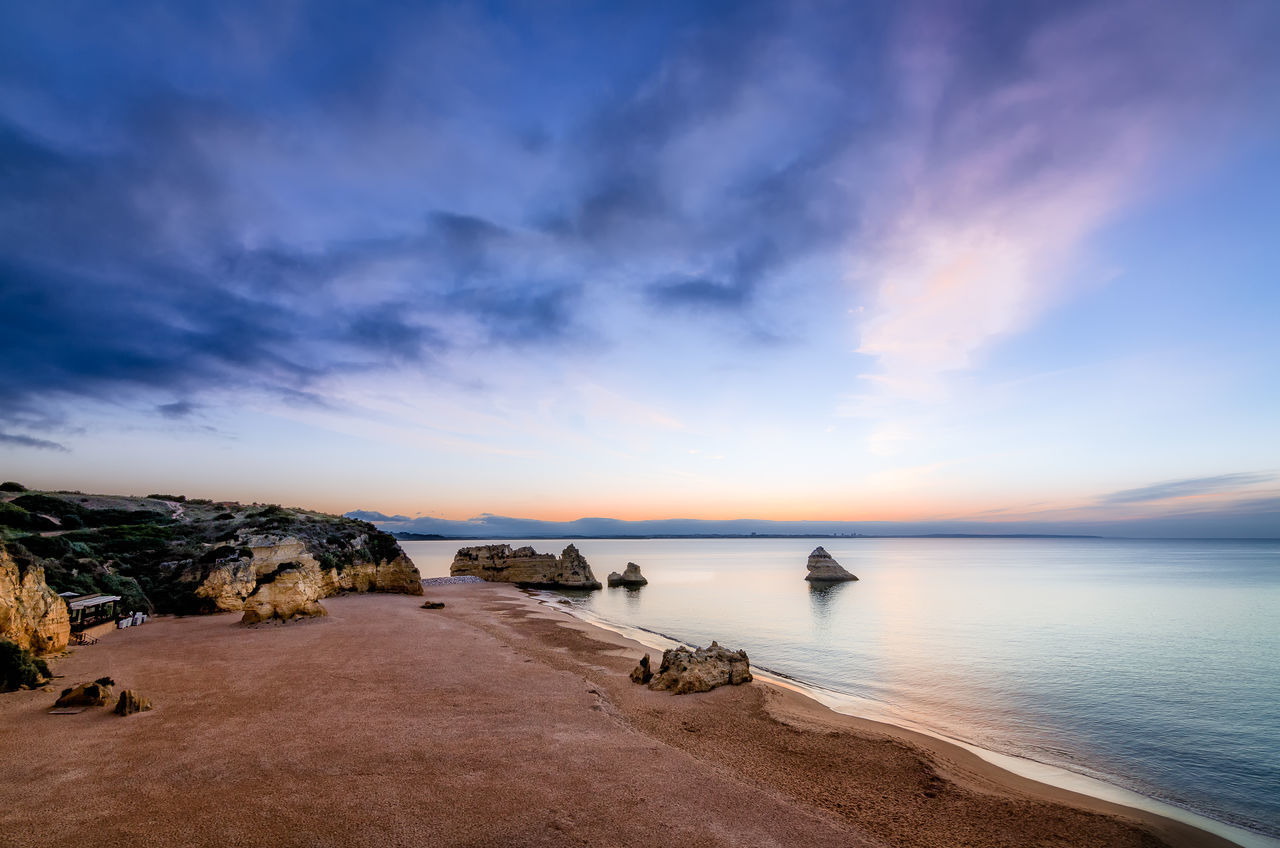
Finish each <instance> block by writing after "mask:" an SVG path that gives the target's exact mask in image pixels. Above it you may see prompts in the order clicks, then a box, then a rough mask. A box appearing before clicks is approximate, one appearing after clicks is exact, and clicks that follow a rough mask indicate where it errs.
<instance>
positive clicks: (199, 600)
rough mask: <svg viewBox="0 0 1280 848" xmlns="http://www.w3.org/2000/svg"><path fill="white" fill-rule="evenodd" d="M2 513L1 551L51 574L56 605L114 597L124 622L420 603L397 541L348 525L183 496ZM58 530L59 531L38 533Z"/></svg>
mask: <svg viewBox="0 0 1280 848" xmlns="http://www.w3.org/2000/svg"><path fill="white" fill-rule="evenodd" d="M0 506H2V507H3V510H0V539H3V540H4V543H3V544H0V547H5V546H8V547H9V548H10V552H11V553H14V552H16V553H18V554H19V556H20V558H21V560H22V561H24V562H26V561H30V562H32V563H34V564H36V565H38V566H41V567H43V569H44V574H45V578H46V580H47V582H48V584H49V586H51V587H53V589H54V591H55V596H56V592H59V591H73V592H77V593H89V592H108V593H111V594H115V595H120V596H121V597H122V598H123V599H124V600H123V603H122V606H123V607H124V608H125V609H126V610H129V609H132V610H154V611H156V612H171V613H179V614H192V613H208V612H219V611H228V610H230V611H242V610H245V609H246V608H247V607H249V606H252V607H253V609H254V610H255V611H256V612H255V614H256V615H259V616H261V617H263V618H281V617H283V618H288V617H291V616H292V615H295V614H308V613H309V612H311V611H313V606H312V605H313V604H317V603H318V601H319V600H320V599H321V598H325V597H328V596H330V595H333V594H336V593H338V592H368V591H377V592H399V593H405V594H415V595H420V594H422V586H421V583H420V579H421V578H420V575H419V574H418V570H417V569H416V568H415V567H414V566H413V563H412V562H410V561H409V559H408V558H407V557H406V556H405V554H404V551H402V550H401V549H400V546H399V545H398V544H397V543H396V540H395V539H394V538H393V537H392V536H391V535H390V534H388V533H383V532H381V531H379V530H378V529H377V528H376V527H374V526H373V525H372V524H369V523H367V522H364V521H359V520H355V519H351V518H343V517H340V516H334V515H326V514H324V513H318V512H312V511H310V510H303V509H290V508H285V507H279V506H273V505H268V506H262V505H260V504H253V505H251V506H245V505H242V504H238V503H232V502H226V501H223V502H214V501H207V500H198V499H197V500H188V499H186V498H184V497H181V496H174V495H149V496H147V497H145V498H138V497H132V496H120V495H84V494H82V493H80V492H27V493H24V494H22V495H20V496H17V497H14V498H13V499H12V500H10V501H9V502H8V503H4V504H0ZM51 527H52V528H60V529H56V530H54V531H53V533H52V534H51V535H40V534H39V533H33V532H30V531H31V530H32V529H33V528H40V529H44V530H48V529H49V528H51ZM277 583H278V585H276V584H277ZM268 587H269V588H268ZM59 603H61V600H59ZM249 617H250V618H252V617H253V616H249Z"/></svg>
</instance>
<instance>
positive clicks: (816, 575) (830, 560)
mask: <svg viewBox="0 0 1280 848" xmlns="http://www.w3.org/2000/svg"><path fill="white" fill-rule="evenodd" d="M807 568H808V569H809V573H808V575H806V576H805V578H804V579H805V580H808V581H809V582H810V583H844V582H846V581H849V580H857V579H858V578H857V577H854V576H853V575H852V574H850V573H849V572H847V571H845V570H844V567H843V566H841V565H840V563H838V562H836V561H835V558H834V557H833V556H831V554H829V553H827V549H826V548H824V547H822V546H821V545H819V546H818V547H816V548H814V549H813V553H811V554H809V564H808V566H807Z"/></svg>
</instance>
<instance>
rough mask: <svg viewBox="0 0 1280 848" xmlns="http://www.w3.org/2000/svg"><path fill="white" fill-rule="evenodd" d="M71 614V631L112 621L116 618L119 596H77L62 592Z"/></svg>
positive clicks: (99, 594) (72, 593)
mask: <svg viewBox="0 0 1280 848" xmlns="http://www.w3.org/2000/svg"><path fill="white" fill-rule="evenodd" d="M62 597H63V598H64V599H65V600H66V602H67V609H68V610H69V611H70V613H71V630H72V632H75V631H77V630H84V629H85V628H86V627H92V626H93V625H95V624H101V623H102V622H104V621H112V620H114V619H115V617H116V605H117V604H119V603H120V596H119V595H104V594H101V593H98V594H93V595H77V594H75V593H74V592H63V593H62Z"/></svg>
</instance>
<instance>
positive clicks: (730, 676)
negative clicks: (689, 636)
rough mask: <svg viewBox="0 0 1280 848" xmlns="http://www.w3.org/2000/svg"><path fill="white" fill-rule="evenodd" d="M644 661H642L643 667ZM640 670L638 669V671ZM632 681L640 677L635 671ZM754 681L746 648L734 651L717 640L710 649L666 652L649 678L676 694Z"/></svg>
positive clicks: (652, 684) (657, 686)
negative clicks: (656, 669)
mask: <svg viewBox="0 0 1280 848" xmlns="http://www.w3.org/2000/svg"><path fill="white" fill-rule="evenodd" d="M643 665H644V661H643V660H641V666H643ZM639 670H640V669H639V668H637V669H636V671H639ZM631 679H632V680H635V679H636V674H635V672H632V677H631ZM637 682H639V681H637ZM749 682H751V663H750V661H748V660H747V652H746V651H730V650H729V649H728V648H722V647H720V645H719V644H717V643H716V642H712V643H711V647H709V648H683V647H681V648H669V649H668V650H665V651H663V652H662V665H660V666H658V673H657V674H655V675H654V676H653V679H652V680H651V681H649V688H650V689H656V690H667V691H669V692H671V694H673V695H685V694H688V693H690V692H710V691H711V690H712V689H714V688H716V687H717V686H725V685H729V686H737V685H738V684H740V683H749Z"/></svg>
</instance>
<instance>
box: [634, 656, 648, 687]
mask: <svg viewBox="0 0 1280 848" xmlns="http://www.w3.org/2000/svg"><path fill="white" fill-rule="evenodd" d="M651 662H652V660H650V659H649V655H648V654H645V655H644V656H643V657H641V658H640V662H639V664H638V665H636V667H635V668H633V669H631V682H632V683H648V682H649V681H650V680H652V679H653V666H652V665H650V663H651Z"/></svg>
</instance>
